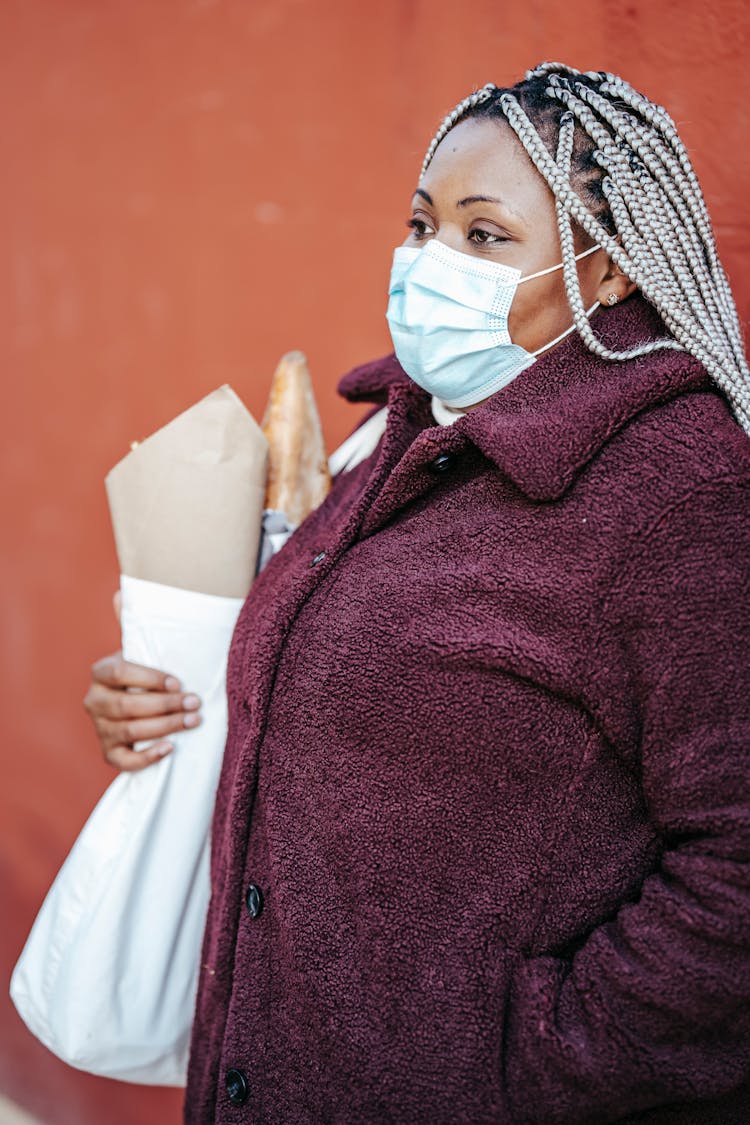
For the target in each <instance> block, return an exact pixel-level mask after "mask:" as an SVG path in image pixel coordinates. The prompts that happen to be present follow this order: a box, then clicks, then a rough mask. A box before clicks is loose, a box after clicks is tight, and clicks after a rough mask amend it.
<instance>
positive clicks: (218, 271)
mask: <svg viewBox="0 0 750 1125" xmlns="http://www.w3.org/2000/svg"><path fill="white" fill-rule="evenodd" d="M749 33H750V11H749V10H748V7H747V5H746V3H745V0H720V2H719V3H714V4H706V3H705V0H680V2H677V0H658V2H656V3H655V2H654V0H622V2H620V3H611V2H610V0H585V2H582V0H565V3H558V2H554V3H553V2H550V0H521V2H519V3H516V4H511V3H502V4H501V3H498V0H465V2H464V3H461V4H456V3H454V2H452V0H450V2H449V0H429V2H428V0H379V2H378V3H377V5H376V4H373V5H371V6H369V7H368V6H365V5H364V4H362V3H356V2H354V0H350V2H347V0H273V2H269V0H266V2H260V0H3V3H2V4H1V5H0V91H1V95H2V96H0V145H1V146H2V174H1V175H0V329H1V330H0V349H1V350H2V371H3V409H2V419H3V424H4V433H3V440H2V442H0V458H1V459H2V471H3V498H2V503H3V513H2V528H3V551H2V563H1V565H2V581H1V582H0V598H2V605H1V607H0V612H1V613H2V621H3V633H2V647H1V648H0V661H1V662H2V669H1V677H2V679H1V682H2V684H3V687H4V689H5V698H4V702H3V705H2V712H1V713H2V721H3V731H2V734H3V737H2V748H3V754H4V757H3V784H2V786H0V824H2V828H3V843H2V850H1V851H0V877H1V878H2V888H1V893H2V910H3V925H2V927H1V933H0V954H1V956H2V981H1V982H0V983H1V986H2V988H1V990H2V994H3V996H2V997H0V1035H1V1037H2V1039H1V1041H0V1089H1V1090H3V1091H4V1092H5V1093H6V1094H8V1095H9V1096H11V1097H13V1098H15V1099H16V1100H18V1101H19V1102H21V1103H23V1104H24V1105H25V1106H27V1107H29V1108H30V1109H32V1110H33V1111H35V1112H36V1113H38V1114H39V1115H40V1116H41V1117H42V1118H43V1119H44V1120H45V1121H47V1122H50V1123H52V1122H54V1123H61V1125H62V1123H68V1125H87V1123H89V1122H90V1123H92V1125H93V1123H95V1122H96V1123H100V1122H102V1121H105V1120H106V1121H107V1122H108V1123H109V1125H129V1123H131V1122H134V1121H136V1120H137V1121H138V1122H139V1125H151V1123H153V1125H157V1123H158V1125H169V1122H176V1121H178V1118H179V1103H180V1098H179V1095H178V1094H177V1093H175V1092H165V1091H149V1090H142V1089H139V1088H135V1087H132V1088H131V1087H125V1086H120V1085H115V1084H114V1083H110V1082H106V1081H102V1080H97V1079H94V1078H90V1077H88V1076H84V1075H79V1074H77V1073H76V1072H74V1071H72V1070H69V1069H68V1068H67V1067H65V1066H64V1065H63V1064H61V1063H59V1062H57V1060H55V1059H53V1058H52V1056H50V1055H48V1054H47V1052H46V1051H44V1049H43V1048H41V1047H40V1046H38V1045H37V1044H36V1043H35V1042H34V1041H33V1040H32V1039H31V1037H30V1036H29V1035H28V1034H27V1033H26V1031H25V1029H24V1028H23V1026H22V1025H21V1023H20V1021H19V1020H18V1018H17V1017H16V1016H15V1014H14V1013H13V1011H12V1009H11V1007H10V1003H9V1001H7V1000H5V999H4V998H3V997H4V996H5V994H6V993H7V987H6V985H7V978H8V976H9V973H10V968H11V966H12V964H13V962H14V960H15V958H16V956H17V955H18V952H19V949H20V946H21V944H22V941H23V939H24V937H25V934H26V932H27V931H28V928H29V926H30V924H31V921H32V918H33V915H34V912H35V910H36V908H37V907H38V905H39V902H40V900H41V898H42V896H43V893H44V891H45V890H46V888H47V886H48V884H49V882H50V881H51V879H52V877H53V875H54V873H55V871H56V869H57V868H58V866H59V864H60V862H61V860H62V859H63V857H64V854H65V852H66V850H67V848H68V847H69V845H70V844H71V842H72V840H73V839H74V837H75V835H76V834H77V831H78V829H79V827H80V825H81V824H82V822H83V820H84V819H85V816H86V814H87V813H88V811H89V809H90V808H91V806H92V805H93V803H94V801H95V799H96V797H97V796H98V794H99V793H100V792H101V790H102V789H103V788H104V786H105V785H106V784H107V782H108V781H109V780H110V774H109V772H108V770H107V769H106V767H105V766H104V765H103V764H102V763H101V762H100V761H99V760H98V758H97V749H96V746H95V745H94V741H93V737H92V734H91V731H90V730H89V727H88V723H87V720H86V719H85V717H84V714H83V712H82V709H81V705H80V700H81V698H82V696H83V694H84V690H85V686H86V683H87V675H88V673H87V670H88V667H89V665H90V663H91V661H92V660H93V659H94V658H96V657H97V656H99V655H101V654H103V653H104V652H107V651H110V650H111V649H113V648H115V647H116V640H117V638H116V630H115V624H114V621H113V619H112V615H111V611H110V598H111V593H112V590H113V589H114V587H115V585H116V582H117V570H116V564H115V558H114V552H113V548H112V545H111V538H110V531H109V525H108V516H107V511H106V507H105V501H104V491H103V485H102V479H103V477H104V474H105V472H106V471H107V470H108V469H109V468H110V467H111V465H112V464H113V463H114V462H115V461H116V460H118V459H119V458H120V457H121V456H122V455H123V454H124V452H125V451H126V450H127V448H128V445H129V442H130V441H131V440H132V439H133V438H138V437H142V436H144V435H145V434H146V433H148V432H150V431H151V430H153V429H154V428H155V427H156V426H158V425H160V424H162V423H163V422H165V421H166V420H167V419H168V418H169V417H171V416H172V415H173V414H175V413H177V412H178V411H180V410H182V409H184V408H185V407H186V406H187V405H189V404H190V403H191V402H193V401H194V400H195V399H197V398H198V397H200V396H201V395H203V394H205V393H207V392H208V391H209V390H211V389H213V388H214V387H216V386H218V385H219V384H220V383H224V382H230V383H232V385H233V386H234V387H235V389H236V390H237V391H239V392H240V394H241V395H242V396H243V397H244V398H245V400H246V401H247V403H248V405H249V406H250V407H251V409H253V410H254V411H255V412H256V413H258V412H260V411H261V410H262V407H263V402H264V399H265V394H266V389H267V385H268V379H269V376H270V373H271V371H272V369H273V367H274V364H275V361H276V359H277V358H278V356H279V355H280V354H281V353H282V352H284V351H286V350H288V349H290V348H293V347H294V348H301V349H303V350H304V351H306V352H307V354H308V356H309V358H310V363H311V368H312V372H313V377H314V380H315V383H316V387H317V393H318V399H319V404H320V407H321V411H322V413H323V419H324V426H325V430H326V435H327V438H328V442H329V445H330V446H331V447H333V445H334V444H336V443H337V442H338V441H339V440H340V439H341V438H342V437H343V436H344V434H345V433H347V432H348V431H349V430H350V429H351V427H352V425H353V422H354V418H355V417H356V415H354V414H353V413H352V412H351V410H350V409H349V408H347V407H344V406H343V405H342V404H340V403H338V402H337V401H336V398H335V393H334V388H335V384H336V380H337V376H338V375H339V374H340V373H342V372H343V371H345V370H346V369H347V368H348V367H349V366H351V365H353V364H355V363H357V362H360V361H363V360H365V359H368V358H370V357H372V356H373V355H376V354H379V353H382V352H384V351H386V350H388V336H387V332H386V326H385V321H384V315H383V314H384V309H385V290H386V284H387V277H388V271H389V266H390V258H391V252H392V248H393V246H394V245H395V244H396V243H398V242H400V241H401V239H402V237H403V234H404V227H403V220H404V219H405V217H406V208H407V205H408V201H409V197H410V195H411V191H412V188H413V186H414V184H415V181H416V173H417V169H418V167H419V164H420V162H421V159H422V155H423V152H424V149H425V147H426V145H427V142H428V140H429V138H430V136H431V135H432V131H433V128H434V126H435V125H436V124H437V121H438V120H439V119H440V118H441V116H442V114H443V113H444V112H445V111H446V110H447V109H448V108H450V107H451V106H452V105H453V104H454V103H455V102H456V101H457V100H458V99H459V98H461V97H463V96H464V95H465V94H466V93H467V92H468V91H469V90H470V89H472V88H474V87H475V86H478V85H482V84H483V83H484V82H486V81H488V80H493V81H495V82H497V83H499V84H502V83H508V82H511V81H513V80H515V79H516V78H518V77H520V75H521V73H522V72H523V71H524V70H525V69H526V68H527V67H528V66H530V65H533V64H534V63H536V62H539V61H541V60H542V59H543V58H554V59H561V60H562V61H565V62H570V63H572V64H573V65H576V66H578V67H581V68H583V69H590V68H595V69H608V70H614V71H616V72H620V73H622V74H624V75H625V76H626V77H627V78H628V79H629V80H630V81H631V82H633V84H634V85H636V86H638V87H640V88H642V89H643V90H644V91H645V92H646V93H648V94H649V95H650V96H651V97H653V98H655V99H656V100H658V101H663V102H664V103H665V104H666V105H667V106H668V107H669V108H670V110H671V111H672V114H673V116H674V117H675V119H676V121H677V123H678V126H679V128H680V129H681V131H682V134H683V136H684V138H685V140H686V141H687V143H688V146H689V148H690V149H691V151H692V153H693V155H694V160H695V164H696V166H697V169H698V172H699V175H700V177H701V179H702V182H703V184H704V188H705V191H706V194H707V197H708V201H709V207H710V208H711V211H712V213H713V216H714V219H715V224H716V229H717V234H718V240H719V244H720V249H721V251H722V253H723V255H724V258H725V264H726V266H727V268H728V271H729V274H730V277H731V279H732V281H733V282H734V285H735V288H736V294H737V298H738V302H739V306H740V311H741V315H742V317H743V321H745V322H746V321H747V317H748V314H749V313H750V283H749V282H748V280H747V274H746V270H745V269H743V268H742V267H743V265H745V263H746V262H747V260H748V249H749V242H750V216H748V213H747V209H746V200H747V199H748V196H749V194H750V175H749V173H750V145H748V143H747V126H748V109H747V107H748V104H750V97H749V95H750V89H749V85H750V82H749V79H748V67H747V57H748V37H749Z"/></svg>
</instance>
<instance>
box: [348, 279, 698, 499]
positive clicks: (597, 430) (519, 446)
mask: <svg viewBox="0 0 750 1125" xmlns="http://www.w3.org/2000/svg"><path fill="white" fill-rule="evenodd" d="M592 328H593V329H594V331H595V333H596V335H597V336H598V337H599V338H600V339H601V340H602V342H603V343H605V344H606V345H607V346H608V347H610V348H615V349H617V350H625V349H627V348H629V347H632V346H633V345H635V344H637V343H642V342H643V341H644V340H652V339H657V338H658V337H659V336H663V335H664V334H665V332H664V327H663V325H662V323H661V321H660V319H659V318H658V316H657V315H656V313H655V312H654V310H653V309H652V308H651V306H650V305H648V304H647V303H646V302H645V301H644V300H643V299H642V298H640V297H638V296H634V297H631V298H629V299H628V300H627V301H625V302H623V304H622V305H620V306H618V307H617V308H614V309H607V310H601V311H599V312H598V313H596V314H595V315H594V316H593V317H592ZM709 386H710V383H709V380H708V376H707V374H706V371H705V369H704V368H703V366H702V365H701V364H700V363H699V362H698V361H697V360H696V359H694V358H693V357H692V356H690V355H688V354H687V353H685V352H676V351H660V352H653V353H652V354H651V355H647V356H640V357H638V358H637V359H633V360H628V361H626V362H622V363H621V362H616V361H611V362H610V361H606V360H602V359H600V358H599V357H598V356H596V355H594V354H593V353H592V352H590V351H588V349H587V348H586V347H585V346H584V344H583V342H582V341H581V339H580V337H579V336H578V335H577V334H575V333H574V334H573V335H571V336H569V337H568V338H567V339H566V340H564V341H563V342H562V343H561V344H559V345H558V346H557V347H556V348H555V349H554V350H553V351H551V352H550V353H549V354H548V355H545V356H541V357H540V358H539V359H538V360H537V362H536V363H535V364H534V365H533V367H531V368H529V369H528V370H526V371H524V372H522V374H521V375H519V376H518V378H517V379H515V380H514V381H513V382H512V383H510V384H509V386H507V387H505V388H504V389H503V390H502V391H499V392H498V393H497V394H495V395H494V396H493V397H492V398H491V399H489V400H488V401H487V402H486V403H484V405H482V406H480V407H477V409H476V410H472V411H470V412H469V413H468V414H466V415H465V416H464V417H463V418H461V419H460V420H459V421H458V422H456V423H455V424H454V425H453V426H452V427H451V430H452V431H453V433H454V434H456V435H458V434H463V435H465V436H466V437H467V438H469V439H470V441H472V442H473V443H474V445H476V446H477V447H478V448H479V449H480V450H481V451H482V453H484V455H485V456H486V457H489V458H490V459H491V460H492V461H494V462H495V463H496V464H497V465H498V467H499V468H500V469H501V471H502V472H503V473H504V474H505V475H506V476H508V477H510V478H511V480H512V481H513V482H514V483H515V484H516V485H517V486H518V488H520V489H521V490H522V491H523V492H524V493H526V494H527V495H528V496H529V497H531V498H532V499H536V500H553V499H557V498H558V497H559V496H562V494H563V493H564V492H565V491H566V490H567V488H569V486H570V485H571V484H572V482H573V480H574V479H575V477H576V475H577V474H578V473H579V472H580V470H581V469H582V468H583V467H584V466H585V465H586V464H587V463H588V462H589V461H590V460H591V459H592V458H593V457H594V456H595V455H596V453H597V452H598V451H599V450H600V449H601V447H602V446H603V445H604V444H605V443H606V442H607V441H608V440H609V439H610V438H611V437H612V436H613V435H614V434H616V433H617V432H618V430H620V429H622V427H623V426H624V425H626V423H627V422H629V421H630V419H632V418H633V417H635V415H636V414H639V413H641V411H644V410H647V409H649V408H650V407H653V406H657V405H660V404H661V403H664V402H668V401H669V400H670V399H672V398H675V397H676V396H677V395H680V394H684V393H687V392H691V391H696V390H704V389H706V388H708V387H709ZM339 393H340V394H342V395H343V396H344V397H345V398H347V399H349V401H351V402H380V403H384V402H387V401H388V400H389V398H392V397H393V395H394V394H399V395H408V396H411V397H413V398H414V399H415V401H419V402H421V403H422V404H425V403H427V402H428V401H429V396H428V395H426V394H425V392H424V391H422V390H421V389H420V388H419V387H417V386H416V385H415V384H414V383H413V382H412V381H411V380H410V379H409V377H408V375H406V373H405V372H404V371H403V369H402V368H401V366H400V364H399V363H398V361H397V359H396V357H395V356H393V355H391V356H387V357H386V358H385V359H380V360H376V361H374V362H373V363H368V364H365V365H364V366H362V367H358V368H356V369H355V370H354V371H352V372H350V373H349V374H348V375H346V376H345V377H344V379H342V381H341V383H340V384H339ZM452 440H455V439H453V438H452Z"/></svg>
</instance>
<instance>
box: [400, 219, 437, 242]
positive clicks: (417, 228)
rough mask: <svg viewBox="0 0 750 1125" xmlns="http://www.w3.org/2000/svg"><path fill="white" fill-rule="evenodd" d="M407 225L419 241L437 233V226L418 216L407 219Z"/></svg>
mask: <svg viewBox="0 0 750 1125" xmlns="http://www.w3.org/2000/svg"><path fill="white" fill-rule="evenodd" d="M406 225H407V227H408V228H409V230H410V231H411V233H412V238H414V239H415V240H416V241H417V242H420V241H421V240H422V239H423V238H432V236H433V234H434V233H435V228H434V227H433V226H431V225H430V223H428V222H427V221H426V220H425V219H418V218H416V217H415V218H412V219H407V221H406Z"/></svg>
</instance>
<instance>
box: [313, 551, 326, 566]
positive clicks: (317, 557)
mask: <svg viewBox="0 0 750 1125" xmlns="http://www.w3.org/2000/svg"><path fill="white" fill-rule="evenodd" d="M325 557H326V553H325V551H318V553H317V555H315V557H314V558H313V561H312V562H311V563H310V566H317V565H318V563H322V561H323V559H324V558H325Z"/></svg>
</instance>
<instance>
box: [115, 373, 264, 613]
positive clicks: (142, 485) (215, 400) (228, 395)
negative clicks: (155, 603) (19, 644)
mask: <svg viewBox="0 0 750 1125" xmlns="http://www.w3.org/2000/svg"><path fill="white" fill-rule="evenodd" d="M267 466H268V442H267V441H266V438H265V437H264V436H263V433H262V432H261V429H260V427H259V426H258V424H257V423H256V422H255V420H254V418H253V417H252V415H251V414H250V413H249V411H248V410H247V409H246V407H245V406H244V405H243V403H242V402H241V400H240V399H239V398H238V396H237V395H236V394H235V393H234V391H233V390H232V388H231V387H229V386H223V387H219V389H218V390H215V391H213V392H212V393H211V394H209V395H207V396H206V397H205V398H204V399H201V401H200V402H198V403H196V404H195V406H192V407H190V409H189V410H186V411H185V412H184V413H183V414H180V415H178V417H177V418H174V419H173V420H172V421H171V422H169V423H168V424H167V425H166V426H164V427H163V429H161V430H158V431H157V432H156V433H155V434H152V435H151V436H150V437H148V438H146V439H145V441H142V442H140V444H138V445H137V446H135V447H134V448H133V450H132V451H131V452H130V453H129V454H128V455H127V457H125V458H123V460H122V461H120V462H119V464H117V465H115V467H114V469H112V471H111V472H110V473H109V474H108V475H107V478H106V481H105V484H106V488H107V497H108V500H109V508H110V513H111V516H112V525H113V528H114V535H115V544H116V547H117V557H118V559H119V563H120V569H121V571H122V573H123V574H127V575H129V576H130V577H131V578H141V579H145V580H146V581H149V582H160V583H162V584H163V585H166V586H178V587H180V588H181V589H185V590H197V591H198V592H199V593H203V594H217V595H219V596H222V597H240V598H241V597H244V596H245V595H246V594H247V591H248V590H249V588H250V583H251V582H252V579H253V576H254V574H255V567H256V561H257V558H258V546H259V541H260V533H261V519H262V514H263V501H264V496H265V491H266V477H267Z"/></svg>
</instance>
